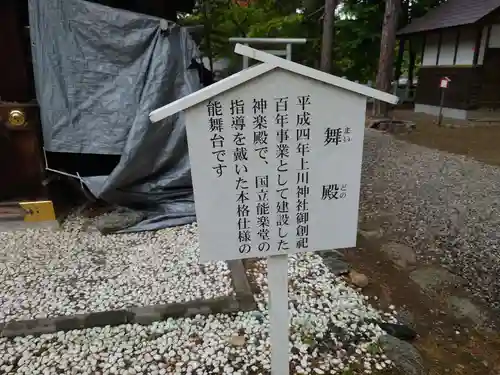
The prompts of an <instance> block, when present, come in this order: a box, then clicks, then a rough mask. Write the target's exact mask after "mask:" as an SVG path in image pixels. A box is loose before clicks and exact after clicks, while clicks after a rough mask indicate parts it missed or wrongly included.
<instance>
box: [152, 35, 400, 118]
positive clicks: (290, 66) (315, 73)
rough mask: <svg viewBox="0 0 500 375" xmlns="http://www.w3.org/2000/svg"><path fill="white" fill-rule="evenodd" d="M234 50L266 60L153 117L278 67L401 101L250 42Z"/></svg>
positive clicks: (207, 98) (156, 112)
mask: <svg viewBox="0 0 500 375" xmlns="http://www.w3.org/2000/svg"><path fill="white" fill-rule="evenodd" d="M234 52H236V53H237V54H239V55H243V56H248V57H250V58H252V59H254V60H257V61H261V62H263V64H259V65H255V66H252V67H250V68H248V69H245V70H242V71H241V72H239V73H236V74H233V75H232V76H230V77H227V78H225V79H223V80H221V81H219V82H216V83H214V84H213V85H210V86H207V87H205V88H203V89H201V90H198V91H196V92H194V93H193V94H191V95H188V96H185V97H183V98H181V99H179V100H176V101H175V102H172V103H170V104H167V105H166V106H164V107H162V108H159V109H156V110H154V111H153V112H151V113H150V114H149V118H150V120H151V121H152V122H158V121H160V120H163V119H164V118H167V117H169V116H172V115H174V114H176V113H178V112H181V111H184V110H186V109H188V108H190V107H192V106H195V105H197V104H199V103H202V102H204V101H206V100H209V99H210V98H212V97H214V96H217V95H219V94H221V93H223V92H225V91H228V90H231V89H233V88H235V87H237V86H239V85H241V84H243V83H245V82H248V81H250V80H252V79H254V78H257V77H258V76H260V75H262V74H265V73H267V72H270V71H272V70H274V69H277V68H281V69H284V70H288V71H290V72H292V73H295V74H300V75H302V76H305V77H308V78H311V79H314V80H316V81H320V82H323V83H326V84H329V85H332V86H336V87H339V88H341V89H344V90H347V91H351V92H354V93H356V94H359V95H363V96H367V97H371V98H375V99H377V100H381V101H383V102H387V103H391V104H396V103H397V102H398V101H399V99H398V97H397V96H394V95H391V94H388V93H386V92H383V91H379V90H375V89H372V88H371V87H368V86H365V85H361V84H359V83H355V82H351V81H349V80H347V79H344V78H340V77H337V76H334V75H332V74H328V73H325V72H322V71H319V70H316V69H312V68H309V67H307V66H305V65H302V64H297V63H295V62H293V61H289V60H285V59H282V58H281V57H277V56H274V55H271V54H269V53H266V52H263V51H259V50H256V49H254V48H251V47H248V46H244V45H242V44H236V46H235V48H234Z"/></svg>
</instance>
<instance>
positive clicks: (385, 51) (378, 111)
mask: <svg viewBox="0 0 500 375" xmlns="http://www.w3.org/2000/svg"><path fill="white" fill-rule="evenodd" d="M400 10H401V0H385V13H384V23H383V26H382V36H381V40H380V57H379V62H378V72H377V79H376V82H375V86H376V87H377V89H379V90H381V91H385V92H389V91H390V90H391V81H392V77H393V72H392V70H393V61H394V50H395V48H396V30H397V27H398V20H399V12H400ZM374 114H375V115H376V116H380V117H387V116H388V114H389V106H388V105H387V103H384V102H381V101H375V105H374Z"/></svg>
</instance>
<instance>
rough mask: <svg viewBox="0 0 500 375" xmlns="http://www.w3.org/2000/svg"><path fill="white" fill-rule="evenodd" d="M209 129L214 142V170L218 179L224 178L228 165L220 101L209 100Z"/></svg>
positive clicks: (211, 139)
mask: <svg viewBox="0 0 500 375" xmlns="http://www.w3.org/2000/svg"><path fill="white" fill-rule="evenodd" d="M207 111H208V127H209V132H210V135H211V136H210V142H212V155H214V156H215V158H216V164H215V166H213V167H212V169H213V170H214V171H215V173H216V174H217V177H222V174H223V172H224V169H225V168H227V165H226V149H225V147H224V141H225V139H224V136H223V133H222V131H223V130H224V123H223V113H222V104H221V102H220V101H218V100H209V101H208V104H207Z"/></svg>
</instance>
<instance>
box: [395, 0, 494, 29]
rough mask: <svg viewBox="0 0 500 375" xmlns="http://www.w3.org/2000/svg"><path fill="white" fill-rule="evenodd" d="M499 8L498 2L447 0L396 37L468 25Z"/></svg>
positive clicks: (492, 0)
mask: <svg viewBox="0 0 500 375" xmlns="http://www.w3.org/2000/svg"><path fill="white" fill-rule="evenodd" d="M499 7H500V0H448V1H447V2H446V3H444V4H442V5H440V6H438V7H437V8H434V9H432V10H430V11H429V12H427V14H426V15H425V16H423V17H420V18H417V19H415V20H413V22H411V23H410V24H409V25H408V26H406V27H404V28H402V29H401V30H399V32H398V35H405V34H414V33H421V32H425V31H431V30H438V29H445V28H448V27H455V26H463V25H470V24H474V23H476V22H478V21H480V20H481V19H482V18H483V17H485V16H487V15H488V14H490V13H491V12H493V11H494V10H496V9H497V8H499Z"/></svg>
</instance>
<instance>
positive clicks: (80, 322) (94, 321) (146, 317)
mask: <svg viewBox="0 0 500 375" xmlns="http://www.w3.org/2000/svg"><path fill="white" fill-rule="evenodd" d="M227 263H228V268H229V269H230V271H231V279H232V284H233V288H234V292H235V293H234V295H233V296H228V297H219V298H214V299H206V300H194V301H189V302H183V303H171V304H165V305H152V306H144V307H131V308H129V309H122V310H112V311H102V312H92V313H88V314H77V315H67V316H60V317H54V318H46V319H31V320H13V321H10V322H7V323H5V324H0V337H8V338H11V337H17V336H27V335H33V336H39V335H43V334H49V333H55V332H58V331H71V330H75V329H84V328H93V327H104V326H117V325H122V324H140V325H149V324H152V323H153V322H156V321H161V320H166V319H167V318H180V317H190V316H195V315H209V314H219V313H223V314H231V313H236V312H239V311H243V312H246V311H252V310H255V309H256V308H257V305H256V302H255V300H254V297H253V293H252V291H251V289H250V284H249V282H248V279H247V275H246V271H245V266H244V264H243V262H242V261H239V260H238V261H230V262H227Z"/></svg>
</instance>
